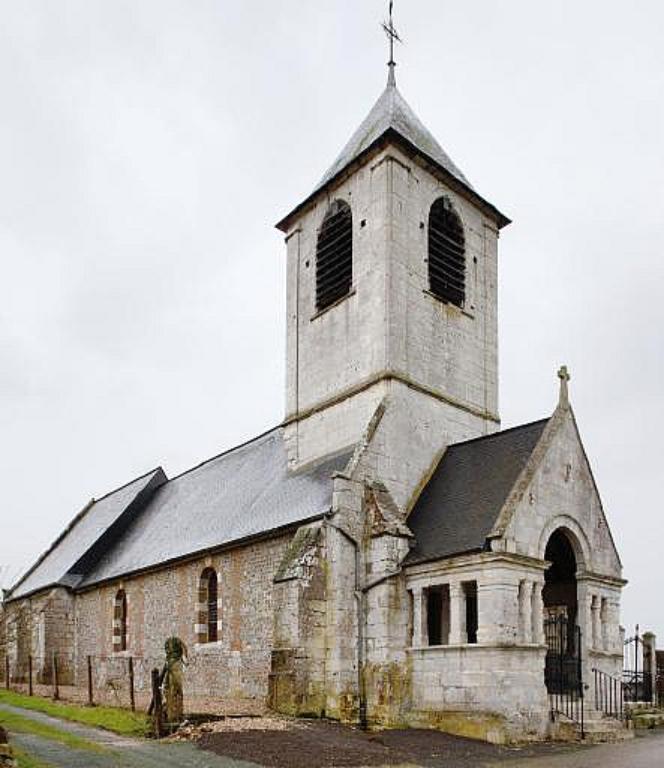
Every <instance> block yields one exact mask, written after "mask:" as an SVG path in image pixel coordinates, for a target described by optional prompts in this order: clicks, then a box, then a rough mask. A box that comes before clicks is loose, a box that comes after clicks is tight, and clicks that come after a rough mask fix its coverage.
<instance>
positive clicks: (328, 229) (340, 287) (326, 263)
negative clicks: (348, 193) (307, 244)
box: [316, 200, 353, 312]
mask: <svg viewBox="0 0 664 768" xmlns="http://www.w3.org/2000/svg"><path fill="white" fill-rule="evenodd" d="M352 284H353V214H352V212H351V210H350V206H349V205H348V203H346V202H344V201H343V200H335V201H334V202H333V203H332V205H331V206H330V208H329V209H328V211H327V213H326V214H325V218H324V219H323V225H322V226H321V228H320V232H319V233H318V244H317V247H316V309H317V310H318V311H319V312H320V311H321V310H323V309H326V308H327V307H329V306H330V305H332V304H334V302H335V301H338V300H339V299H341V298H343V297H344V296H346V295H347V294H348V293H350V290H351V287H352Z"/></svg>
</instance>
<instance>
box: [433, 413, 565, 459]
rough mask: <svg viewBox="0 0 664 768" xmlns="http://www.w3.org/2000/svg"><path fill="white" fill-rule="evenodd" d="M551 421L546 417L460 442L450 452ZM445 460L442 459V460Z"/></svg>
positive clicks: (452, 446) (453, 444) (453, 445)
mask: <svg viewBox="0 0 664 768" xmlns="http://www.w3.org/2000/svg"><path fill="white" fill-rule="evenodd" d="M550 419H551V416H546V417H545V418H543V419H535V420H534V421H528V422H526V423H525V424H517V425H516V426H514V427H509V428H508V429H501V430H499V431H498V432H491V433H489V434H488V435H479V437H471V438H469V439H468V440H460V441H459V442H458V443H450V444H449V446H448V450H449V449H451V448H457V447H460V446H462V445H468V444H469V443H477V442H479V441H480V440H491V439H492V438H497V437H502V436H503V435H507V434H509V433H510V432H516V431H517V430H519V429H527V428H528V427H534V426H535V425H536V424H545V423H546V422H547V421H549V420H550ZM442 458H444V455H443V457H441V459H442Z"/></svg>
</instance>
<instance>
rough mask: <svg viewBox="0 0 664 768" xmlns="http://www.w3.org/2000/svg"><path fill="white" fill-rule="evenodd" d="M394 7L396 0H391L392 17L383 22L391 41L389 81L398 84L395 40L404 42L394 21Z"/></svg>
mask: <svg viewBox="0 0 664 768" xmlns="http://www.w3.org/2000/svg"><path fill="white" fill-rule="evenodd" d="M393 8H394V0H390V18H389V21H384V22H383V24H382V27H383V30H384V32H385V34H386V35H387V37H388V39H389V41H390V60H389V61H388V62H387V66H388V67H389V74H388V83H389V84H390V85H396V78H395V76H394V68H395V67H396V65H397V63H396V61H395V60H394V41H395V40H396V41H397V43H402V42H403V40H402V39H401V37H399V33H398V32H397V30H396V29H395V27H394V21H393V19H392V10H393Z"/></svg>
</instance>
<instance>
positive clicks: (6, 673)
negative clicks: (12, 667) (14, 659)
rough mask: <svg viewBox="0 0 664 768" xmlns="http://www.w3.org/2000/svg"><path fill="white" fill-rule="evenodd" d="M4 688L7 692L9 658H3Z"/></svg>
mask: <svg viewBox="0 0 664 768" xmlns="http://www.w3.org/2000/svg"><path fill="white" fill-rule="evenodd" d="M5 688H6V689H7V690H9V656H5Z"/></svg>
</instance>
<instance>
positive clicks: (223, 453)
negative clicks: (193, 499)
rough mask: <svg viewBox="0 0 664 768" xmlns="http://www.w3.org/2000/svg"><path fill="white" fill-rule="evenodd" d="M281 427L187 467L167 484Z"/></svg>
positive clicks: (279, 425)
mask: <svg viewBox="0 0 664 768" xmlns="http://www.w3.org/2000/svg"><path fill="white" fill-rule="evenodd" d="M282 427H283V425H282V424H277V425H276V426H275V427H272V428H271V429H268V430H266V431H265V432H262V433H261V434H260V435H256V436H255V437H252V438H250V439H249V440H245V441H244V442H243V443H240V444H239V445H234V446H233V447H232V448H227V449H226V450H225V451H221V453H218V454H217V455H216V456H211V457H210V458H209V459H205V461H201V462H200V463H198V464H196V465H195V466H193V467H189V469H185V470H183V471H182V472H180V473H178V474H177V475H173V477H171V478H168V480H167V482H168V483H171V482H173V480H178V479H179V478H181V477H184V475H188V474H189V473H190V472H195V471H196V470H197V469H200V468H201V467H204V466H205V465H206V464H210V463H211V462H213V461H216V460H217V459H221V458H223V457H224V456H227V455H228V454H230V453H233V452H234V451H239V450H240V449H242V448H246V447H247V446H248V445H251V444H252V443H255V442H257V441H258V440H261V439H262V438H264V437H267V436H268V435H270V434H272V432H277V431H279V430H280V429H282Z"/></svg>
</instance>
